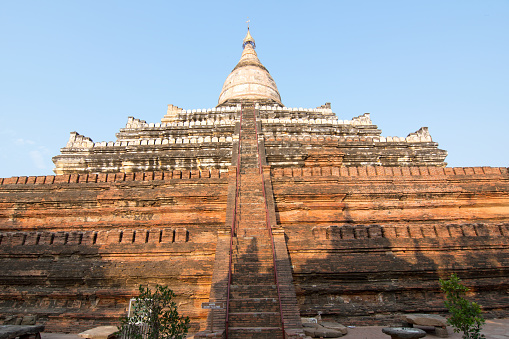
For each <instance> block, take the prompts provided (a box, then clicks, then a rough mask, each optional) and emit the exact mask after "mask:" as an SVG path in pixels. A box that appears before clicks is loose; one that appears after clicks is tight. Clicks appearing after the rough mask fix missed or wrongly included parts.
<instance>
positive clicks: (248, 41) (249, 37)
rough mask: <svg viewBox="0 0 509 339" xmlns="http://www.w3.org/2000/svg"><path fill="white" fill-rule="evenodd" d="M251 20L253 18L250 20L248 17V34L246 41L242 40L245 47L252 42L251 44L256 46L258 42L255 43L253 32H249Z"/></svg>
mask: <svg viewBox="0 0 509 339" xmlns="http://www.w3.org/2000/svg"><path fill="white" fill-rule="evenodd" d="M250 22H251V20H249V18H247V21H246V23H247V34H246V37H245V38H244V41H243V42H242V48H245V47H246V45H247V44H250V45H251V46H253V48H256V44H255V41H254V39H253V37H252V36H251V33H249V23H250Z"/></svg>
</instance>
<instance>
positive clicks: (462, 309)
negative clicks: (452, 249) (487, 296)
mask: <svg viewBox="0 0 509 339" xmlns="http://www.w3.org/2000/svg"><path fill="white" fill-rule="evenodd" d="M440 288H441V289H442V291H443V292H444V293H445V299H446V300H445V301H444V303H445V307H447V309H448V310H449V312H450V313H451V317H450V318H449V319H448V320H447V322H448V323H449V324H450V325H451V326H452V327H453V328H454V332H460V331H461V332H463V339H481V338H486V337H485V336H484V335H483V334H481V333H480V332H481V330H482V325H483V324H484V318H483V316H482V315H481V308H480V307H479V305H478V304H476V303H475V302H471V301H468V300H467V299H465V298H463V296H464V295H465V293H466V292H468V291H469V288H468V287H465V286H464V285H463V284H461V280H460V278H458V276H456V274H452V275H451V278H450V279H449V280H442V279H440Z"/></svg>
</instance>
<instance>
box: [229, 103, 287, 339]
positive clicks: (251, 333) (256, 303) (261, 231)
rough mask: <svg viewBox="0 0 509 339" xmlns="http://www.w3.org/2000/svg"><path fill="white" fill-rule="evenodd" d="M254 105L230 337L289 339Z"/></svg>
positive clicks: (243, 144) (245, 152)
mask: <svg viewBox="0 0 509 339" xmlns="http://www.w3.org/2000/svg"><path fill="white" fill-rule="evenodd" d="M254 113H255V112H254V107H252V106H251V107H243V113H242V123H241V126H240V128H241V130H240V156H239V158H240V159H239V160H240V161H239V165H240V178H239V179H240V180H239V182H238V188H239V189H238V198H237V199H238V200H237V214H236V229H235V234H234V238H233V253H232V278H231V286H230V307H229V314H228V318H229V324H228V338H232V339H235V338H283V330H284V329H283V327H282V321H281V312H280V308H279V296H278V290H277V285H276V278H275V267H274V258H273V249H272V239H271V237H270V233H269V232H270V231H269V229H268V228H267V210H266V198H265V194H264V187H263V185H264V183H263V176H262V173H261V171H260V164H261V162H260V159H259V154H258V153H259V152H258V136H257V133H256V126H255V123H256V122H255V115H254Z"/></svg>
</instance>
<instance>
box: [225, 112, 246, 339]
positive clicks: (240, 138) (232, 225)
mask: <svg viewBox="0 0 509 339" xmlns="http://www.w3.org/2000/svg"><path fill="white" fill-rule="evenodd" d="M242 111H243V109H242V106H241V108H240V122H239V142H238V143H237V168H236V170H235V202H234V204H233V218H232V224H231V229H230V256H229V257H230V258H229V263H228V284H227V288H226V319H225V337H226V339H228V327H229V321H230V286H231V283H232V257H233V237H234V235H235V232H236V227H235V224H236V222H237V201H238V195H239V185H240V161H241V159H240V158H241V156H240V148H241V145H240V144H241V140H242Z"/></svg>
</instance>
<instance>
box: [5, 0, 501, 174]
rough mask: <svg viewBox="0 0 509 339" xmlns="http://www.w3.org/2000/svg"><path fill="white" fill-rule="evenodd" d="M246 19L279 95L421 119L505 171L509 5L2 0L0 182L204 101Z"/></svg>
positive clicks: (453, 157) (382, 120) (342, 109)
mask: <svg viewBox="0 0 509 339" xmlns="http://www.w3.org/2000/svg"><path fill="white" fill-rule="evenodd" d="M248 18H249V20H250V27H251V28H250V30H251V33H252V36H253V38H254V39H255V40H256V45H257V49H256V51H257V53H258V57H259V58H260V61H261V62H262V63H263V64H264V65H265V67H266V68H267V69H268V70H269V72H270V73H271V75H272V77H273V78H274V80H275V81H276V84H277V86H278V89H279V92H280V94H281V98H282V101H283V103H284V104H285V106H288V107H303V108H313V107H317V106H320V105H322V104H324V103H325V102H331V103H332V109H333V111H334V112H335V113H336V114H337V116H338V118H339V119H341V120H349V119H351V118H352V117H355V116H358V115H361V114H363V113H365V112H369V113H371V119H372V121H373V123H374V124H376V125H378V127H379V128H380V129H381V130H382V135H383V136H400V137H401V136H403V137H406V136H407V135H408V134H409V133H411V132H415V131H417V130H418V129H419V128H420V127H422V126H427V127H429V131H430V133H431V136H432V138H433V141H436V142H438V144H439V148H441V149H445V150H447V151H448V153H449V155H448V156H447V158H446V162H447V163H448V166H451V167H456V166H462V167H468V166H501V167H507V166H509V147H508V146H509V142H508V128H509V123H508V122H509V62H508V61H509V1H508V0H499V1H497V0H477V1H470V0H426V1H419V0H412V1H410V0H406V1H393V0H384V1H380V0H377V1H365V0H356V1H354V0H351V1H343V0H336V1H320V0H315V1H297V0H293V1H277V0H271V1H264V0H257V1H243V2H240V1H152V0H146V1H127V0H122V1H114V0H107V1H104V0H101V1H99V0H87V1H77V0H76V1H69V0H62V1H57V0H46V1H39V0H38V1H26V0H0V46H1V47H0V48H1V49H0V51H1V53H0V117H1V124H0V177H10V176H22V175H49V174H53V168H54V166H53V163H52V161H51V158H52V157H53V156H55V155H58V154H59V152H60V148H61V147H64V146H65V144H66V143H67V141H68V139H69V133H70V132H72V131H77V132H78V133H80V134H83V135H85V136H87V137H90V138H92V139H93V140H94V141H95V142H98V141H114V140H115V139H116V137H115V133H117V132H118V130H119V129H120V128H122V127H125V124H126V122H127V117H128V116H134V117H135V118H139V119H143V120H146V121H147V122H159V121H160V119H161V118H162V117H163V115H164V114H165V113H166V107H167V105H168V104H173V105H176V106H178V107H181V108H184V109H197V108H212V107H214V106H215V105H216V104H217V100H218V97H219V93H220V91H221V88H222V85H223V82H224V80H225V79H226V77H227V76H228V74H229V73H230V72H231V71H232V69H233V68H234V67H235V65H236V64H237V62H238V60H239V58H240V55H241V53H242V40H243V38H244V36H245V34H246V20H247V19H248Z"/></svg>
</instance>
